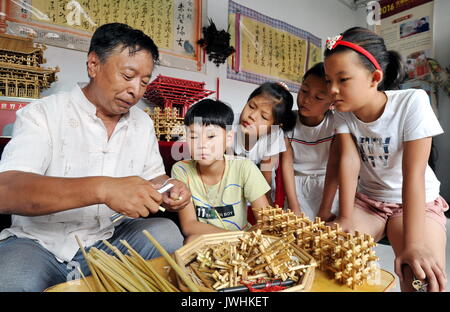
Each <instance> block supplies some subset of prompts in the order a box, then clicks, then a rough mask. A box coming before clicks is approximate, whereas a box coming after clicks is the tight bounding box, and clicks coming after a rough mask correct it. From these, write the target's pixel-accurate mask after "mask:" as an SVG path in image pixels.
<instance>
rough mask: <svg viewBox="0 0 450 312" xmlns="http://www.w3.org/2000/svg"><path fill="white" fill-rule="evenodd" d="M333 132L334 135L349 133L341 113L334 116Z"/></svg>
mask: <svg viewBox="0 0 450 312" xmlns="http://www.w3.org/2000/svg"><path fill="white" fill-rule="evenodd" d="M334 130H335V131H334V132H335V134H340V133H350V128H349V126H348V124H347V120H346V118H345V115H344V114H343V113H340V112H336V113H335V114H334Z"/></svg>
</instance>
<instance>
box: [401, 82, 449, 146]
mask: <svg viewBox="0 0 450 312" xmlns="http://www.w3.org/2000/svg"><path fill="white" fill-rule="evenodd" d="M409 101H410V102H409V105H408V106H407V111H406V114H405V124H404V130H403V140H404V141H412V140H418V139H422V138H426V137H431V136H435V135H438V134H441V133H443V132H444V131H443V130H442V127H441V125H440V123H439V121H438V119H437V118H436V115H435V114H434V112H433V109H432V108H431V105H430V99H429V97H428V94H427V93H426V92H425V91H424V90H419V89H418V90H416V92H414V93H413V94H412V95H411V97H410V98H409Z"/></svg>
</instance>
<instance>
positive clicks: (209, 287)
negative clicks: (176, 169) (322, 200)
mask: <svg viewBox="0 0 450 312" xmlns="http://www.w3.org/2000/svg"><path fill="white" fill-rule="evenodd" d="M294 239H295V238H294V237H293V236H292V235H291V236H288V237H273V236H272V237H270V236H267V235H262V233H261V231H260V230H257V231H254V232H224V233H217V234H204V235H201V236H199V237H198V238H197V239H195V240H193V241H191V242H189V243H188V244H186V245H184V246H183V247H181V248H180V249H178V250H176V251H175V259H176V261H177V263H178V264H179V265H180V266H181V267H182V268H184V270H185V272H186V273H187V274H189V275H190V277H191V279H192V281H194V283H195V284H197V285H199V287H200V290H201V291H213V290H216V291H217V290H224V288H230V287H236V286H241V285H245V284H248V283H250V284H249V285H251V284H252V283H257V282H258V280H259V279H262V280H263V281H264V283H265V282H271V281H275V280H282V281H285V280H288V279H289V280H292V281H293V283H294V286H292V287H289V288H286V289H284V290H281V291H285V292H288V291H289V292H292V291H300V292H304V291H309V290H310V289H311V286H312V283H313V281H314V272H315V267H316V261H315V260H314V258H313V257H312V256H310V255H309V254H307V253H306V252H305V251H303V250H302V249H301V248H299V247H298V246H296V245H295V244H292V242H293V241H294ZM180 289H181V290H182V291H183V290H186V289H185V287H183V285H182V284H180Z"/></svg>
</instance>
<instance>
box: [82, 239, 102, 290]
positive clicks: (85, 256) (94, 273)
mask: <svg viewBox="0 0 450 312" xmlns="http://www.w3.org/2000/svg"><path fill="white" fill-rule="evenodd" d="M75 239H76V240H77V243H78V246H79V247H80V250H81V253H82V254H83V257H84V260H85V261H86V263H87V265H88V267H89V270H90V271H91V274H92V276H93V277H94V281H95V282H96V283H95V284H96V285H97V286H98V289H99V291H101V292H103V291H106V289H105V288H104V287H103V286H102V284H101V283H100V280H99V278H98V275H97V272H95V269H94V268H93V266H92V265H91V263H90V262H89V261H88V259H87V254H86V250H84V247H83V245H82V244H81V240H80V238H79V237H78V235H75Z"/></svg>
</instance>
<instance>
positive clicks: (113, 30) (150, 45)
mask: <svg viewBox="0 0 450 312" xmlns="http://www.w3.org/2000/svg"><path fill="white" fill-rule="evenodd" d="M117 47H122V48H123V49H125V48H128V49H129V51H130V55H133V54H134V53H136V52H137V51H140V50H146V51H148V52H150V53H151V55H152V57H153V61H154V62H155V63H157V62H158V60H159V51H158V47H157V46H156V44H155V43H154V42H153V40H152V39H151V38H150V37H149V36H147V35H146V34H144V33H143V32H142V31H140V30H139V29H134V28H132V27H130V26H128V25H126V24H122V23H110V24H103V25H101V26H100V27H98V28H97V30H96V31H95V32H94V34H93V35H92V39H91V45H90V47H89V52H88V54H89V53H91V52H95V53H96V54H97V56H98V57H99V59H100V61H101V62H102V63H103V62H105V60H106V59H107V58H108V57H109V55H110V54H111V53H112V52H113V51H114V49H115V48H117Z"/></svg>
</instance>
